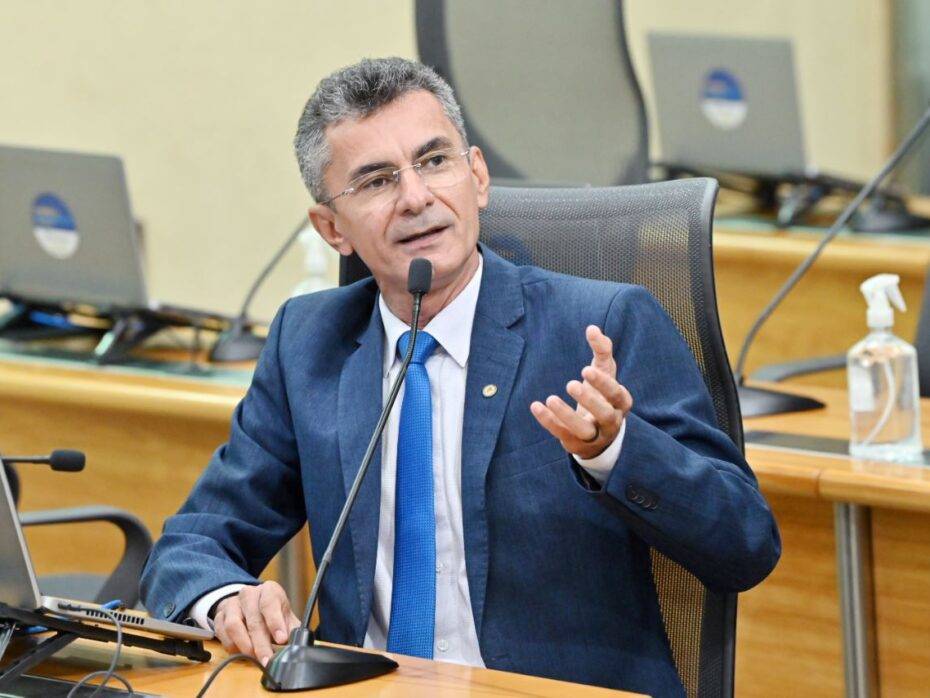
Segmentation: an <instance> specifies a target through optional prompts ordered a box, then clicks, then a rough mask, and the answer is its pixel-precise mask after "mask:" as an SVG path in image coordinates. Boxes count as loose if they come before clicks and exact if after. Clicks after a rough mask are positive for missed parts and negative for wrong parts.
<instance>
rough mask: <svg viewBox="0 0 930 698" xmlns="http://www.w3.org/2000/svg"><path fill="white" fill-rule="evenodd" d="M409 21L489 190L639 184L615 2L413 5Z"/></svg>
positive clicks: (631, 87)
mask: <svg viewBox="0 0 930 698" xmlns="http://www.w3.org/2000/svg"><path fill="white" fill-rule="evenodd" d="M416 25H417V45H418V48H419V53H420V59H421V60H422V61H423V62H424V63H426V64H428V65H430V66H432V67H433V68H435V69H436V70H437V71H438V72H439V73H440V75H442V76H443V77H445V78H446V80H448V81H449V83H450V84H451V85H452V87H453V89H454V90H455V93H456V96H457V98H458V101H459V104H460V105H461V107H462V110H463V115H464V117H465V125H466V128H467V130H468V135H469V138H470V140H471V142H472V143H474V144H476V145H478V146H480V147H481V149H482V151H483V152H484V156H485V159H486V160H487V162H488V167H489V170H490V172H491V176H492V177H493V178H494V181H495V183H499V184H503V183H507V184H522V185H524V186H528V185H530V184H534V185H548V186H557V185H572V184H576V185H577V184H592V185H598V186H600V185H611V184H631V183H636V182H645V181H647V179H648V177H647V166H648V137H647V131H646V111H645V107H644V104H643V97H642V92H641V91H640V88H639V83H638V82H637V80H636V75H635V73H634V71H633V66H632V63H631V61H630V55H629V51H628V49H627V42H626V33H625V31H624V22H623V7H622V3H621V2H619V0H586V1H585V2H583V3H570V2H544V3H540V2H538V1H537V0H417V3H416ZM578 105H584V108H583V109H580V108H579V106H578ZM542 114H544V115H545V119H542V118H540V115H542Z"/></svg>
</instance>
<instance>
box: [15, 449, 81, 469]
mask: <svg viewBox="0 0 930 698" xmlns="http://www.w3.org/2000/svg"><path fill="white" fill-rule="evenodd" d="M0 460H2V461H3V462H4V463H6V464H7V465H13V464H16V463H36V464H39V465H50V466H52V470H58V471H60V472H63V473H78V472H80V471H82V470H84V463H85V461H86V458H85V457H84V454H83V453H82V452H81V451H74V450H71V449H69V448H62V449H58V450H56V451H52V452H51V454H49V455H47V456H0Z"/></svg>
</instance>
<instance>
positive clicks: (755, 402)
mask: <svg viewBox="0 0 930 698" xmlns="http://www.w3.org/2000/svg"><path fill="white" fill-rule="evenodd" d="M928 125H930V106H928V108H927V110H926V111H925V112H924V114H923V116H922V117H920V120H919V121H918V122H917V124H916V125H915V126H914V128H913V129H911V132H910V133H909V134H908V135H907V137H906V138H905V139H904V140H903V141H902V142H901V145H899V146H898V149H897V150H896V151H895V152H894V154H893V155H892V156H891V157H890V158H888V161H887V162H886V163H885V164H884V165H883V166H882V168H881V169H880V170H879V171H878V173H877V174H876V175H875V176H874V177H872V179H870V180H869V181H868V182H867V183H866V184H865V185H864V186H863V187H862V189H860V190H859V193H858V194H856V197H855V198H854V199H853V200H852V201H851V202H850V203H849V205H848V206H847V207H846V208H845V209H843V212H842V213H841V214H840V215H839V217H838V218H837V219H836V220H835V221H834V223H833V225H832V226H831V227H830V229H829V230H828V231H827V233H826V234H825V235H824V237H823V240H821V241H820V244H819V245H817V247H816V248H814V251H813V252H811V253H810V255H808V257H807V259H805V260H804V261H803V262H801V264H799V265H798V267H797V269H795V270H794V272H793V273H792V274H791V276H790V277H788V280H787V281H785V283H784V284H783V285H782V287H781V288H780V289H779V290H778V292H777V293H776V294H775V296H774V297H773V298H772V300H771V301H769V304H768V305H767V306H765V308H764V309H763V310H762V312H761V313H760V314H759V317H757V318H756V321H755V322H754V323H753V325H752V327H751V328H750V330H749V333H748V334H747V335H746V339H745V340H743V346H742V348H741V349H740V352H739V358H738V360H737V362H736V370H735V372H734V373H735V378H736V387H737V391H738V392H739V403H740V411H741V412H742V415H743V417H759V416H762V415H766V414H780V413H782V412H799V411H801V410H812V409H817V408H819V407H823V406H824V404H823V403H822V402H820V401H819V400H813V399H811V398H808V397H803V396H801V395H792V394H790V393H783V392H780V391H776V390H766V389H764V388H750V387H748V386H746V385H744V384H743V383H744V381H745V375H744V369H745V366H746V356H747V355H748V354H749V347H750V346H751V345H752V342H753V340H754V339H755V338H756V335H757V334H758V333H759V330H760V329H761V328H762V325H763V324H764V323H765V321H766V320H768V319H769V317H770V316H771V315H772V313H773V312H774V310H775V308H777V307H778V305H779V304H780V303H781V302H782V301H783V300H784V299H785V296H787V295H788V294H789V293H790V292H791V290H792V289H793V288H794V287H795V285H797V283H798V281H800V279H801V277H802V276H804V274H805V273H806V272H807V270H808V269H810V268H811V266H813V264H814V262H815V261H817V258H818V257H819V256H820V253H821V252H823V249H824V248H825V247H826V246H827V245H828V244H829V243H830V241H831V240H833V238H835V237H836V236H837V235H838V234H839V232H840V230H842V228H843V226H844V225H846V223H847V222H848V221H849V219H850V218H851V217H852V215H853V214H854V213H855V212H856V209H858V208H859V206H860V205H861V204H862V202H863V201H865V199H867V198H868V197H869V196H870V195H871V194H872V193H873V192H874V191H875V190H876V189H877V188H878V186H879V185H880V184H881V183H882V181H883V180H884V179H885V177H887V176H888V174H889V173H890V172H891V171H892V170H893V169H894V168H895V167H897V166H898V163H900V162H901V160H903V159H904V156H905V155H907V154H908V152H910V150H911V149H912V148H913V147H914V144H915V143H917V141H918V140H919V139H920V137H921V136H922V135H923V133H924V131H926V130H927V126H928Z"/></svg>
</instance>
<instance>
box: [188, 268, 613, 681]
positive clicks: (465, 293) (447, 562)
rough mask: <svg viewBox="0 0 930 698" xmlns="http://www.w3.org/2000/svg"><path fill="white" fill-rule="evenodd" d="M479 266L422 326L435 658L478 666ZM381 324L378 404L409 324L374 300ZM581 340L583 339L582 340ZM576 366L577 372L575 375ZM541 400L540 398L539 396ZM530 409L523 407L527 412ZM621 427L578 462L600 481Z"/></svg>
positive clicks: (392, 468)
mask: <svg viewBox="0 0 930 698" xmlns="http://www.w3.org/2000/svg"><path fill="white" fill-rule="evenodd" d="M482 271H483V261H481V260H480V257H479V263H478V269H477V271H476V272H475V275H474V276H473V277H472V279H471V281H469V283H468V285H467V286H466V287H465V288H464V289H463V290H462V291H461V293H459V295H458V296H456V297H455V298H454V299H453V300H452V302H451V303H449V305H447V306H446V307H445V308H443V309H442V310H441V311H440V312H439V313H438V314H437V315H436V316H435V317H434V318H433V319H432V320H431V321H430V322H429V324H428V325H427V326H426V327H425V328H424V331H426V332H429V334H430V335H432V337H433V338H434V339H435V340H436V342H437V344H438V346H437V347H436V350H435V351H434V352H433V353H432V354H431V355H430V357H429V358H428V359H427V360H426V366H425V367H426V373H427V375H428V376H429V381H430V397H431V401H432V410H433V427H434V428H433V495H434V511H435V516H436V620H435V624H436V625H435V632H434V643H435V644H434V646H433V658H434V659H437V660H444V661H450V662H456V663H460V664H469V665H472V666H479V667H481V666H484V662H483V660H482V658H481V651H480V649H479V646H478V637H477V634H476V631H475V621H474V618H473V616H472V610H471V599H470V596H469V590H468V575H467V573H466V569H465V539H464V534H463V524H462V495H461V491H462V425H463V420H464V417H465V385H466V379H467V374H468V353H469V348H470V344H471V330H472V323H473V322H474V317H475V307H476V305H477V303H478V292H479V290H480V287H481V276H482ZM378 305H379V308H380V311H381V319H382V322H383V324H384V332H385V343H384V382H383V389H382V400H383V401H386V400H387V395H388V392H389V390H390V386H391V383H392V382H393V380H394V378H395V377H396V376H397V374H398V372H399V371H400V365H401V358H400V357H398V355H397V341H398V339H399V338H400V336H401V335H402V334H403V333H404V332H406V331H407V330H408V329H410V328H409V326H408V325H407V324H406V323H404V322H403V321H402V320H400V319H399V318H398V317H397V316H396V315H394V313H392V312H391V310H390V308H388V306H387V303H385V301H384V298H383V296H379V297H378ZM580 340H581V341H584V337H581V338H580ZM581 368H582V367H580V366H579V369H578V370H579V373H580V371H581ZM545 397H546V396H545V395H541V396H540V399H545ZM403 399H404V388H403V387H401V389H400V393H399V394H398V397H397V402H396V403H395V407H394V409H393V410H392V411H391V415H390V416H389V417H388V421H387V424H386V426H385V430H384V434H383V436H382V441H381V510H380V519H379V526H378V549H377V556H376V561H375V579H374V596H373V599H372V607H371V617H370V619H369V622H368V629H367V632H366V633H365V647H374V648H378V649H384V648H386V647H387V635H388V629H389V627H390V615H391V592H392V588H393V585H392V581H393V569H394V497H395V478H396V472H397V441H398V432H399V428H400V409H399V406H400V405H402V404H403ZM527 409H529V407H527ZM625 431H626V423H625V422H624V425H623V428H621V430H620V433H619V434H618V436H617V438H616V439H615V440H614V442H613V443H612V444H611V445H610V446H609V447H608V448H607V449H606V450H605V451H604V452H603V453H602V454H600V455H599V456H597V457H595V458H592V459H581V458H577V457H576V460H577V462H578V463H579V464H580V465H581V466H582V467H584V468H585V470H587V471H588V472H589V473H590V474H591V476H592V477H594V478H595V479H596V480H597V481H598V482H600V483H602V484H603V483H604V482H605V481H606V479H607V477H608V476H609V475H610V471H611V469H612V468H613V465H614V463H616V462H617V458H618V457H619V455H620V447H621V444H622V441H623V435H624V433H625ZM242 586H243V585H241V584H230V585H227V586H225V587H221V588H219V589H216V590H215V591H212V592H210V593H208V594H205V595H204V596H203V597H201V598H200V599H199V600H198V601H197V602H196V603H195V604H194V606H193V608H192V609H191V617H192V618H193V619H194V620H195V621H196V622H197V623H198V624H199V625H200V626H202V627H205V628H210V627H211V623H210V620H209V618H207V613H208V612H209V610H210V608H211V607H212V606H213V604H214V603H216V601H218V600H219V599H222V598H223V597H225V596H229V595H231V594H234V593H236V592H237V591H238V590H239V589H240V588H241V587H242Z"/></svg>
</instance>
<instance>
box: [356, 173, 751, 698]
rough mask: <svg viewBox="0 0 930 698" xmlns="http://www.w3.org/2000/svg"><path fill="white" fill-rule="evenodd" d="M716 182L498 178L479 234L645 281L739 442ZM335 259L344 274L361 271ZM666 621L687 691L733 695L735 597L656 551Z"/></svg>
mask: <svg viewBox="0 0 930 698" xmlns="http://www.w3.org/2000/svg"><path fill="white" fill-rule="evenodd" d="M716 198H717V182H716V181H715V180H712V179H703V178H701V179H690V180H679V181H671V182H661V183H657V184H644V185H638V186H626V187H609V188H597V189H595V188H573V189H536V188H511V187H493V188H492V191H491V200H490V204H489V206H488V208H487V209H486V210H485V211H483V212H482V214H481V232H480V236H481V240H482V241H483V242H485V243H486V244H487V245H488V246H489V247H490V248H491V249H493V250H494V251H495V252H497V253H498V254H500V255H502V256H504V257H505V258H507V259H509V260H510V261H512V262H513V263H515V264H520V265H522V264H535V265H537V266H540V267H544V268H546V269H551V270H553V271H558V272H563V273H566V274H572V275H575V276H583V277H587V278H591V279H606V280H609V281H623V282H628V283H635V284H641V285H643V286H645V287H646V288H648V289H649V290H650V291H651V292H652V293H653V295H655V297H656V298H657V299H658V300H659V302H660V303H662V305H663V306H664V307H665V309H666V311H667V312H668V313H669V315H670V316H671V317H672V319H673V320H674V321H675V324H676V325H677V326H678V329H679V330H680V331H681V333H682V335H683V336H684V337H685V339H686V340H687V342H688V345H689V346H690V347H691V351H692V352H693V353H694V357H695V359H696V361H697V364H698V366H699V367H700V369H701V373H702V374H703V376H704V382H705V383H706V384H707V388H708V390H709V391H710V394H711V397H712V398H713V402H714V408H715V411H716V415H717V422H718V424H719V425H720V428H721V429H722V430H723V431H724V432H726V433H727V434H728V435H729V436H730V438H731V439H732V440H733V442H734V443H735V444H736V445H737V446H738V447H739V448H740V449H742V448H743V430H742V420H741V418H740V411H739V402H738V400H737V397H736V385H735V383H734V382H733V375H732V373H731V371H730V364H729V361H728V359H727V353H726V348H725V347H724V344H723V335H722V333H721V330H720V321H719V318H718V316H717V297H716V293H715V290H714V270H713V255H712V250H711V225H712V219H713V211H714V203H715V201H716ZM367 273H368V272H367V269H366V268H365V266H364V265H363V264H362V263H361V261H360V260H359V259H358V258H357V257H355V258H353V257H349V258H345V257H344V258H342V260H341V266H340V283H341V284H345V283H351V282H353V281H357V280H358V279H360V278H363V277H364V276H366V275H367ZM652 562H653V569H652V572H653V577H654V579H655V584H656V589H657V590H658V595H659V602H660V606H661V609H662V616H663V620H664V622H665V630H666V634H667V635H668V639H669V642H670V644H671V647H672V654H673V655H674V658H675V664H676V666H677V668H678V673H679V676H680V677H681V680H682V683H683V684H684V686H685V689H686V690H687V693H688V696H689V698H710V697H713V698H720V697H724V696H732V695H733V672H734V660H735V645H736V594H718V593H715V592H712V591H710V590H708V589H706V588H705V587H704V585H703V584H701V582H699V581H698V579H697V578H696V577H694V576H693V575H692V574H691V573H690V572H688V571H687V570H685V569H684V568H683V567H681V566H679V565H678V564H676V563H675V562H672V561H671V560H670V559H668V558H666V557H665V556H663V555H661V554H660V553H658V552H656V551H655V550H653V552H652Z"/></svg>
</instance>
